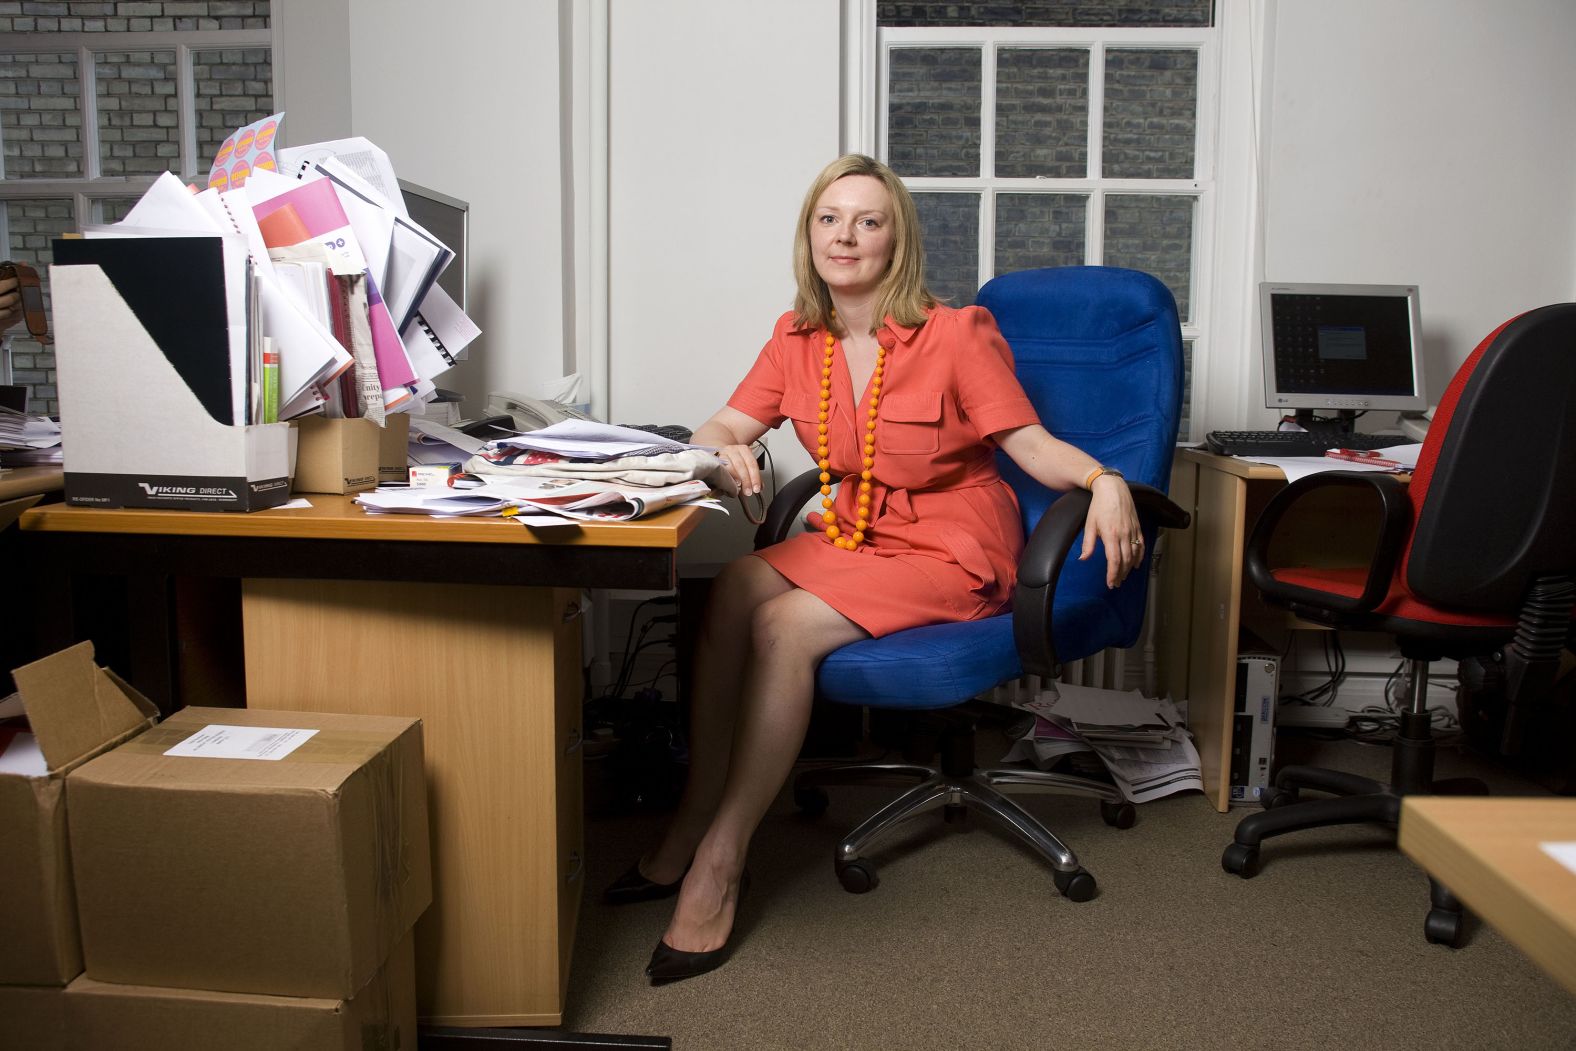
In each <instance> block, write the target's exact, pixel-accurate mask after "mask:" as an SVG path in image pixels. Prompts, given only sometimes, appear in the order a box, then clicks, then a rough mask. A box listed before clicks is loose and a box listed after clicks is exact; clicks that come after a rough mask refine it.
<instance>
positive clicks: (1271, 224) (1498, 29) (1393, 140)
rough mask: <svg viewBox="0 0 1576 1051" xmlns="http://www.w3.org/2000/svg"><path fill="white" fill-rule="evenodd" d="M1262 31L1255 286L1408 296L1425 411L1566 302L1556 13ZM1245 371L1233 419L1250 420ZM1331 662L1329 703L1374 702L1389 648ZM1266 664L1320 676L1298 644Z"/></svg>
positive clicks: (1461, 4)
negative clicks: (1498, 333)
mask: <svg viewBox="0 0 1576 1051" xmlns="http://www.w3.org/2000/svg"><path fill="white" fill-rule="evenodd" d="M1269 31H1270V37H1271V42H1270V45H1269V47H1270V49H1271V51H1270V53H1269V54H1267V55H1266V56H1265V58H1266V68H1267V71H1268V80H1269V82H1270V84H1271V88H1270V92H1269V97H1268V100H1267V101H1268V112H1267V119H1266V147H1267V153H1266V165H1265V167H1266V177H1265V180H1264V190H1263V193H1264V201H1263V250H1264V258H1265V275H1264V276H1265V277H1266V278H1267V279H1269V280H1274V281H1331V282H1347V281H1349V282H1362V283H1386V284H1416V285H1418V286H1419V289H1420V291H1421V298H1422V318H1423V331H1424V349H1425V357H1426V362H1425V367H1426V370H1427V375H1426V377H1425V383H1426V387H1427V391H1428V397H1429V400H1430V401H1431V402H1433V401H1438V399H1439V397H1440V396H1441V395H1442V394H1443V393H1444V389H1445V386H1446V384H1447V383H1448V382H1449V379H1450V377H1451V376H1452V375H1453V374H1454V372H1455V370H1456V368H1457V367H1458V366H1459V365H1460V364H1461V363H1462V362H1463V361H1465V360H1466V358H1467V356H1468V355H1469V354H1470V353H1471V352H1472V350H1473V348H1474V347H1476V346H1477V344H1478V342H1479V341H1480V340H1481V339H1482V338H1483V337H1484V336H1485V335H1487V334H1488V333H1489V332H1490V331H1492V330H1493V329H1494V328H1495V327H1497V326H1498V325H1499V324H1500V323H1501V322H1503V321H1505V320H1506V319H1508V318H1509V317H1511V316H1513V315H1514V314H1516V313H1518V312H1520V311H1523V310H1527V309H1530V308H1533V307H1537V306H1542V305H1544V304H1546V303H1553V302H1561V301H1566V300H1569V299H1570V298H1572V295H1573V292H1576V237H1573V236H1572V231H1573V230H1576V137H1573V136H1571V135H1570V133H1569V123H1570V121H1569V114H1570V100H1571V99H1573V98H1576V64H1573V63H1572V62H1571V61H1570V50H1571V46H1572V44H1573V43H1576V5H1572V4H1570V3H1568V2H1564V0H1505V2H1502V3H1495V4H1482V3H1477V2H1475V0H1388V2H1386V3H1383V4H1375V3H1371V2H1366V0H1319V2H1313V0H1281V2H1279V3H1278V4H1275V5H1274V11H1273V18H1272V19H1271V22H1270V28H1269ZM1248 364H1249V365H1250V366H1251V370H1252V372H1253V376H1254V378H1253V381H1252V383H1251V384H1250V385H1249V387H1248V388H1247V389H1246V390H1245V391H1244V393H1243V405H1244V420H1243V421H1242V422H1244V423H1249V424H1254V425H1258V424H1262V425H1269V424H1270V423H1271V422H1272V421H1273V420H1274V418H1275V413H1273V412H1272V411H1270V410H1268V409H1264V408H1262V393H1263V386H1262V377H1261V374H1260V369H1259V362H1258V358H1257V355H1256V354H1255V355H1254V356H1253V357H1252V358H1251V359H1250V360H1249V362H1248ZM1375 415H1376V416H1377V417H1379V418H1378V419H1377V420H1376V419H1374V418H1370V419H1368V420H1365V421H1364V422H1365V429H1372V428H1371V427H1370V426H1367V425H1374V424H1377V425H1384V424H1387V423H1389V422H1391V421H1392V420H1393V418H1394V417H1393V416H1392V415H1390V414H1375ZM1304 634H1306V633H1304ZM1346 655H1347V665H1348V669H1349V671H1350V672H1351V673H1352V674H1353V675H1354V676H1356V678H1354V679H1353V680H1352V681H1350V682H1349V683H1348V686H1347V687H1346V688H1344V689H1343V691H1342V695H1341V697H1340V698H1339V700H1338V703H1340V704H1343V705H1345V706H1347V707H1349V708H1357V707H1360V706H1361V705H1362V704H1364V703H1371V702H1373V701H1375V700H1376V698H1377V690H1378V684H1379V682H1380V681H1381V680H1382V677H1383V676H1384V675H1387V674H1388V673H1389V672H1390V671H1391V670H1393V669H1394V667H1395V666H1396V664H1397V662H1398V661H1399V660H1400V655H1399V653H1398V652H1396V651H1395V650H1394V649H1393V644H1392V643H1391V642H1389V641H1387V640H1384V639H1382V638H1381V637H1379V636H1363V635H1360V634H1350V635H1349V637H1347V638H1346ZM1286 670H1287V672H1288V673H1292V674H1296V673H1298V672H1300V673H1301V674H1302V675H1303V676H1305V678H1304V679H1303V680H1302V681H1300V682H1293V683H1290V684H1289V688H1290V689H1298V688H1304V687H1306V686H1308V685H1310V684H1311V683H1312V682H1313V681H1317V680H1319V679H1322V678H1323V677H1324V663H1323V661H1322V659H1320V657H1319V656H1318V646H1317V645H1316V644H1310V645H1306V646H1304V647H1303V649H1302V650H1300V651H1299V652H1298V653H1297V654H1296V656H1295V657H1294V658H1293V660H1292V662H1291V664H1290V666H1289V667H1288V668H1287V669H1286ZM1453 674H1454V673H1453V670H1452V666H1451V663H1450V662H1448V661H1441V662H1438V664H1437V665H1436V667H1435V669H1434V677H1435V678H1436V679H1442V680H1449V679H1450V678H1451V676H1452V675H1453ZM1444 696H1445V695H1443V694H1437V695H1435V697H1434V698H1433V700H1434V703H1448V700H1444V701H1442V700H1441V698H1443V697H1444Z"/></svg>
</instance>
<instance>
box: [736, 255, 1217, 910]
mask: <svg viewBox="0 0 1576 1051" xmlns="http://www.w3.org/2000/svg"><path fill="white" fill-rule="evenodd" d="M978 302H979V305H981V306H983V307H985V308H987V309H988V310H989V311H990V312H991V314H992V315H993V316H994V317H995V318H996V323H997V324H998V326H1000V328H1001V331H1002V334H1003V335H1004V336H1005V337H1006V339H1007V343H1008V345H1009V346H1011V348H1012V352H1013V356H1014V358H1015V360H1016V363H1017V373H1018V379H1019V381H1020V382H1021V383H1022V384H1023V387H1024V390H1025V391H1026V392H1027V393H1028V395H1029V398H1030V399H1031V400H1032V401H1033V402H1034V405H1035V407H1036V408H1037V409H1038V411H1039V414H1040V419H1041V420H1042V421H1043V422H1044V424H1045V426H1046V428H1047V429H1049V430H1050V431H1051V432H1052V433H1053V434H1055V435H1056V436H1057V437H1059V438H1061V439H1063V440H1064V441H1067V442H1070V443H1072V444H1074V445H1076V446H1078V447H1079V448H1081V449H1083V450H1084V451H1086V452H1088V453H1089V454H1090V455H1091V456H1093V457H1094V458H1095V459H1096V460H1098V461H1099V462H1101V463H1104V464H1111V465H1113V466H1116V467H1118V468H1120V469H1121V470H1122V472H1123V474H1124V475H1125V476H1126V478H1127V480H1128V483H1129V485H1130V487H1131V489H1132V491H1133V497H1134V500H1135V502H1136V503H1137V505H1138V509H1139V513H1140V516H1141V518H1142V519H1143V531H1144V539H1145V552H1146V554H1145V558H1144V562H1143V564H1142V565H1141V566H1139V567H1138V568H1137V569H1136V570H1134V571H1133V573H1132V574H1131V575H1130V576H1129V577H1128V579H1127V580H1126V582H1124V583H1123V585H1122V586H1121V587H1120V588H1118V589H1116V590H1115V591H1112V590H1109V589H1107V588H1106V586H1105V559H1104V552H1103V551H1097V552H1096V554H1095V556H1094V557H1093V558H1091V559H1089V561H1087V562H1079V561H1078V559H1077V556H1076V553H1075V554H1074V555H1073V557H1072V558H1070V559H1069V558H1068V553H1069V551H1072V552H1076V551H1077V550H1078V549H1079V547H1080V545H1081V544H1082V531H1083V522H1084V516H1085V514H1086V513H1087V511H1088V507H1089V499H1090V497H1089V493H1087V492H1085V491H1083V490H1077V491H1074V492H1069V493H1060V494H1058V493H1055V492H1051V491H1050V490H1047V489H1045V488H1044V487H1042V486H1040V485H1039V484H1038V483H1037V482H1034V481H1033V480H1031V479H1030V478H1028V476H1026V475H1025V474H1024V473H1023V472H1022V471H1020V470H1019V469H1018V468H1017V465H1015V464H1014V463H1012V461H1011V460H1010V459H1008V458H1007V457H1006V456H1005V455H1000V454H998V459H999V461H1000V466H1001V470H1002V473H1003V475H1004V476H1005V477H1006V479H1007V481H1008V483H1009V484H1011V485H1012V487H1013V489H1014V490H1015V491H1016V492H1017V495H1018V501H1019V503H1020V505H1021V506H1022V510H1023V526H1024V531H1025V534H1024V535H1025V536H1027V537H1028V538H1029V542H1028V544H1027V546H1026V548H1025V550H1024V553H1023V557H1022V559H1021V561H1020V563H1019V566H1018V583H1017V589H1016V591H1015V593H1014V596H1013V607H1012V612H1010V613H1004V614H1001V615H999V616H996V617H992V618H989V619H986V620H979V621H969V622H965V623H950V624H934V625H928V626H925V627H919V628H911V629H909V630H907V631H901V632H896V633H894V634H892V635H888V636H885V637H883V638H879V639H866V640H863V641H860V642H856V643H852V644H850V645H848V646H844V647H843V648H841V649H839V650H836V651H834V652H833V653H831V654H829V655H828V656H827V657H826V659H825V660H824V661H823V662H822V664H821V667H820V670H819V672H818V674H817V678H816V689H817V693H818V695H819V697H820V699H822V700H826V701H832V702H835V703H837V704H846V705H868V706H870V707H872V708H885V709H896V710H902V711H907V712H938V713H939V710H942V709H946V710H948V711H947V712H946V713H945V715H944V717H943V718H941V719H940V721H939V722H940V725H939V731H938V732H939V739H940V748H939V751H940V763H939V764H938V765H935V766H932V765H929V762H928V760H929V759H930V755H931V754H933V753H929V754H925V755H923V756H921V757H918V758H920V759H921V760H922V761H918V762H911V763H874V764H856V765H845V766H834V767H823V768H818V769H810V770H805V771H804V772H802V773H801V774H800V775H799V776H798V778H797V779H796V780H795V782H794V800H795V802H796V803H797V804H798V805H799V807H800V808H801V809H803V810H804V811H806V812H808V813H819V812H821V811H824V810H825V808H826V806H827V802H828V800H827V796H826V792H825V787H824V786H827V785H835V784H851V783H870V782H878V783H879V782H890V781H893V780H896V781H898V782H900V783H907V782H917V784H915V785H914V787H912V788H910V789H909V790H908V791H907V792H905V793H903V794H902V795H900V796H898V797H897V798H896V799H894V800H892V801H891V802H890V803H888V804H887V805H886V806H884V807H882V808H881V809H880V810H879V811H877V812H876V813H875V814H873V815H872V816H871V817H869V818H868V819H867V820H865V821H864V822H863V823H862V824H860V825H859V826H858V827H857V828H855V829H854V830H853V831H852V832H850V833H849V834H848V836H847V837H846V838H845V839H844V840H843V841H842V842H841V843H840V844H839V845H838V847H837V850H836V854H835V858H834V861H835V865H836V871H837V876H838V879H839V880H840V881H841V882H842V884H843V886H844V887H845V888H846V889H847V890H849V891H852V892H854V893H862V892H864V891H868V890H870V889H872V888H874V887H875V886H876V884H877V882H878V878H877V876H876V871H875V867H874V866H873V865H872V864H871V862H870V860H869V859H868V858H866V857H864V856H863V853H864V851H865V850H866V848H867V847H869V846H870V845H871V844H872V843H873V842H875V840H877V839H878V838H879V837H881V836H883V835H885V834H886V833H888V832H889V831H891V830H892V829H893V828H895V827H896V826H897V825H899V824H900V823H902V822H903V821H906V820H907V819H909V818H911V817H914V816H915V815H917V814H921V813H924V812H926V811H929V810H934V809H936V808H937V807H944V808H945V812H946V816H947V817H948V819H949V820H950V819H953V818H956V817H960V816H962V814H963V813H964V812H965V811H966V809H968V808H973V809H975V810H978V811H979V812H980V813H982V814H984V815H986V816H987V817H989V818H991V819H993V820H996V821H998V822H1000V823H1001V824H1002V825H1004V826H1005V827H1006V828H1008V829H1010V830H1012V831H1013V832H1015V833H1017V834H1018V835H1019V836H1020V837H1021V838H1022V839H1023V840H1025V841H1026V842H1027V843H1028V844H1029V845H1030V846H1031V847H1033V848H1034V849H1035V850H1036V851H1038V852H1039V853H1040V855H1041V856H1042V857H1044V858H1045V859H1046V860H1047V861H1049V862H1050V864H1051V867H1052V870H1053V873H1052V875H1053V878H1054V880H1055V883H1056V887H1057V889H1058V890H1060V891H1061V893H1062V894H1063V895H1065V896H1066V897H1068V898H1071V899H1072V900H1074V901H1087V900H1088V899H1090V898H1092V897H1093V896H1094V894H1095V889H1096V888H1095V881H1094V877H1092V876H1091V875H1090V874H1089V873H1088V872H1086V871H1085V870H1084V869H1083V868H1081V867H1080V866H1079V864H1078V859H1077V858H1076V857H1075V856H1074V855H1073V852H1072V851H1071V850H1069V849H1068V848H1067V847H1066V846H1065V845H1063V843H1062V842H1061V841H1060V840H1059V839H1057V838H1056V836H1054V835H1053V834H1051V832H1050V831H1049V830H1047V829H1046V828H1044V827H1043V826H1042V825H1041V824H1040V823H1039V822H1038V821H1037V820H1036V819H1035V818H1034V817H1032V816H1031V815H1030V814H1029V813H1028V812H1027V811H1025V810H1024V809H1022V808H1021V807H1019V806H1018V805H1017V804H1016V803H1014V802H1012V801H1011V800H1010V799H1008V798H1007V797H1006V796H1004V795H1003V794H1002V792H1001V791H998V790H999V789H1005V790H1009V791H1010V790H1014V789H1018V790H1026V791H1041V792H1045V791H1051V792H1062V793H1072V794H1081V795H1089V796H1094V797H1096V798H1097V799H1099V800H1100V810H1101V815H1102V816H1103V817H1104V819H1105V820H1106V822H1107V823H1108V824H1111V825H1115V826H1116V827H1119V828H1127V827H1130V826H1131V825H1132V824H1133V820H1134V811H1133V807H1132V804H1130V803H1127V802H1125V801H1124V800H1123V799H1122V797H1121V795H1120V793H1118V792H1117V790H1116V789H1115V788H1114V787H1113V786H1112V785H1111V784H1109V783H1107V782H1102V781H1097V780H1093V779H1089V778H1083V777H1078V776H1075V775H1071V774H1064V773H1055V772H1049V771H1041V770H1035V769H1028V768H1024V769H1000V770H995V769H990V770H981V769H977V768H976V767H975V764H974V751H975V749H974V730H975V725H976V719H975V713H974V712H972V711H970V710H969V709H968V708H967V707H964V706H967V705H968V703H969V702H970V701H971V700H972V699H974V698H976V697H978V696H979V695H980V694H982V693H984V692H985V691H987V690H989V689H991V688H992V687H994V686H997V685H1000V684H1002V683H1005V682H1010V681H1012V680H1015V679H1017V678H1019V677H1020V676H1021V675H1023V674H1024V673H1025V672H1029V673H1033V674H1037V675H1041V676H1045V677H1046V678H1048V679H1049V678H1054V677H1055V676H1057V675H1058V674H1059V673H1060V667H1061V664H1062V662H1063V661H1070V660H1078V659H1081V658H1083V657H1087V656H1089V655H1090V654H1093V653H1096V652H1098V651H1100V650H1102V649H1105V648H1106V647H1108V646H1118V647H1125V646H1131V645H1132V644H1133V643H1134V642H1135V641H1137V639H1138V635H1139V630H1140V628H1141V627H1142V624H1143V618H1144V606H1145V597H1146V592H1147V588H1148V577H1149V554H1148V553H1149V552H1152V551H1153V550H1154V543H1155V534H1156V533H1157V531H1158V530H1159V528H1160V527H1161V526H1166V527H1170V528H1184V527H1186V525H1187V524H1188V515H1187V513H1186V512H1184V511H1183V510H1182V509H1181V508H1179V507H1177V506H1176V505H1175V504H1174V503H1172V502H1171V501H1170V500H1169V499H1167V498H1166V496H1165V495H1164V493H1165V489H1166V487H1167V485H1168V484H1169V482H1170V477H1171V456H1172V452H1173V449H1174V447H1175V443H1176V438H1177V426H1178V416H1179V413H1180V410H1181V404H1182V375H1183V371H1182V339H1181V331H1180V329H1179V327H1178V322H1177V310H1176V303H1175V301H1174V300H1173V299H1172V296H1171V293H1170V292H1169V291H1168V290H1167V289H1166V287H1165V286H1164V285H1163V284H1161V283H1160V282H1159V281H1157V280H1156V279H1155V278H1153V277H1151V276H1149V275H1148V274H1143V273H1139V272H1137V271H1133V270H1118V269H1112V268H1109V267H1095V266H1089V267H1060V268H1052V269H1045V270H1029V271H1023V272H1020V273H1014V274H1004V275H1002V276H1001V277H997V278H995V279H993V280H991V281H989V282H987V283H986V285H985V286H984V287H983V288H982V289H981V290H980V294H979V299H978ZM819 484H820V483H819V479H818V477H817V472H815V471H811V472H809V473H807V474H804V475H801V476H800V477H798V478H796V479H794V480H793V481H792V482H790V483H789V484H788V485H787V486H785V487H784V488H783V490H782V491H781V492H780V493H779V494H778V495H777V497H776V498H775V499H774V500H773V501H772V505H771V507H770V508H769V510H768V513H767V517H766V521H765V522H764V523H763V524H762V526H761V528H760V529H759V531H758V532H757V534H756V546H757V547H761V546H765V545H766V544H770V543H775V542H777V541H779V540H782V539H784V538H785V537H787V536H788V534H789V531H790V530H791V529H793V528H795V524H796V522H798V521H799V519H800V517H801V516H800V511H801V509H802V508H803V506H804V505H805V503H806V501H807V500H809V499H810V498H811V496H812V494H814V493H816V492H817V491H818V486H819Z"/></svg>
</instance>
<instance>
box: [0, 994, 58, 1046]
mask: <svg viewBox="0 0 1576 1051" xmlns="http://www.w3.org/2000/svg"><path fill="white" fill-rule="evenodd" d="M67 1046H68V1045H67V1043H66V991H65V990H64V989H50V988H40V987H37V986H29V985H0V1047H4V1048H17V1049H18V1051H21V1049H24V1048H25V1049H26V1051H65V1049H66V1047H67Z"/></svg>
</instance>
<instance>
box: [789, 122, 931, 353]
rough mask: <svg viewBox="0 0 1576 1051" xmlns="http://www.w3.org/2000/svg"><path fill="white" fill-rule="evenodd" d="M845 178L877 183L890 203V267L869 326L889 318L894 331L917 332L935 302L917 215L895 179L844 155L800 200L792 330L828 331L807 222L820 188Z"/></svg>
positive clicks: (827, 307)
mask: <svg viewBox="0 0 1576 1051" xmlns="http://www.w3.org/2000/svg"><path fill="white" fill-rule="evenodd" d="M850 175H868V176H870V177H871V178H872V179H879V180H880V181H881V184H882V185H883V186H885V187H886V191H887V196H888V197H890V198H891V199H892V218H891V221H892V261H891V262H890V263H889V264H888V265H887V272H886V273H885V274H884V275H882V277H881V283H880V285H878V286H877V287H876V309H875V312H874V314H873V315H872V319H871V323H872V325H874V326H876V327H880V326H881V324H882V323H883V322H884V321H885V320H886V319H887V318H888V317H890V318H891V319H892V320H893V321H896V322H897V323H898V324H899V325H905V326H908V327H911V328H913V327H918V326H919V325H922V324H924V322H925V316H926V315H925V311H926V310H928V309H929V308H930V307H933V306H935V305H936V297H935V296H933V295H931V294H930V289H928V288H926V287H925V246H924V244H923V242H922V240H921V238H920V233H919V213H918V212H917V211H916V210H915V208H914V198H913V196H912V195H910V194H909V192H908V187H906V186H904V185H903V180H902V179H900V178H898V176H897V173H896V172H894V171H893V170H892V169H891V168H888V167H887V166H886V165H885V164H882V163H881V162H880V161H878V160H876V159H875V158H874V157H867V156H865V155H864V154H862V153H847V154H844V155H843V156H841V157H839V158H837V159H836V160H835V161H833V162H832V163H831V164H828V165H827V166H826V167H825V168H823V169H821V174H820V175H817V176H816V177H815V181H814V182H813V183H811V184H810V192H809V193H807V194H805V196H804V206H803V207H801V208H800V209H799V227H798V229H797V230H796V231H795V232H794V238H793V276H794V281H795V283H796V284H797V285H798V292H797V293H796V294H795V295H794V301H793V311H794V324H795V325H797V326H798V327H800V328H825V329H829V330H830V329H831V328H832V296H831V293H830V292H828V291H827V288H826V282H825V281H822V280H821V275H820V274H818V273H816V272H815V260H814V259H813V258H811V254H810V219H811V216H812V214H813V213H814V211H815V204H816V202H817V201H819V200H820V199H821V194H823V193H825V192H826V188H827V187H828V186H830V185H832V184H833V183H834V182H836V181H837V180H838V179H843V178H846V177H848V176H850Z"/></svg>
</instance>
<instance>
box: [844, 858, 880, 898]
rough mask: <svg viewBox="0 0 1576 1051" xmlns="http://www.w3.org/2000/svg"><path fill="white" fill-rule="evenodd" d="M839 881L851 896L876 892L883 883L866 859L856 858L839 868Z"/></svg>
mask: <svg viewBox="0 0 1576 1051" xmlns="http://www.w3.org/2000/svg"><path fill="white" fill-rule="evenodd" d="M837 879H838V882H840V883H842V885H843V889H844V890H846V891H847V892H848V893H850V894H865V893H868V892H869V891H872V890H875V889H876V885H877V884H879V883H880V882H881V877H879V876H877V875H876V870H875V866H874V865H872V864H870V862H868V861H866V860H865V859H864V858H855V859H854V860H852V861H845V862H843V863H842V864H840V865H838V866H837Z"/></svg>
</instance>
